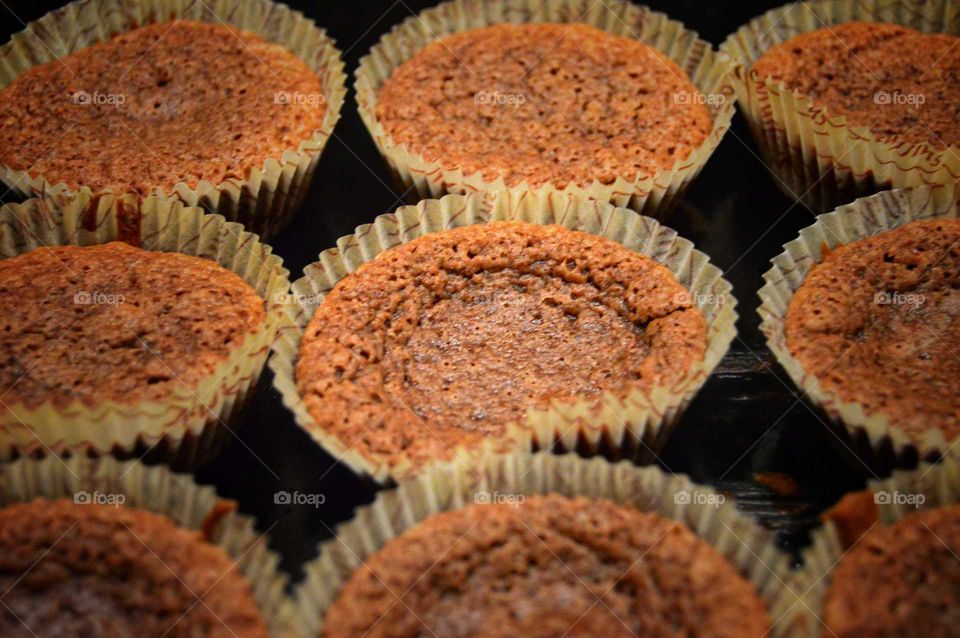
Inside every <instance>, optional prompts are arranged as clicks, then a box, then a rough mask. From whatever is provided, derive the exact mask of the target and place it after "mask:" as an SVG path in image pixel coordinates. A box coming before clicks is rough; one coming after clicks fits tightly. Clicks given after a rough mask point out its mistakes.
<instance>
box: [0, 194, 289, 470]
mask: <svg viewBox="0 0 960 638" xmlns="http://www.w3.org/2000/svg"><path fill="white" fill-rule="evenodd" d="M104 204H106V202H104ZM89 207H90V203H89V202H87V201H78V202H77V203H76V204H75V205H74V206H72V207H69V208H67V209H65V210H59V209H51V208H50V207H49V203H45V202H42V201H39V200H30V201H28V202H27V203H26V204H24V205H15V206H8V207H5V208H4V209H3V210H2V212H0V217H2V219H3V221H4V223H5V224H6V225H7V227H9V228H13V229H14V233H13V234H14V235H15V237H14V240H15V241H16V240H17V239H19V240H21V241H23V242H24V244H22V245H19V246H14V247H12V249H10V250H7V251H4V256H5V257H6V258H4V259H0V281H2V282H3V283H2V284H0V299H2V302H3V306H4V308H6V311H5V313H4V317H3V321H2V330H0V352H2V353H3V360H4V362H5V365H4V366H3V367H2V369H0V385H2V387H3V388H4V396H3V406H2V417H0V423H2V424H3V428H2V429H0V452H2V455H0V456H2V458H11V457H13V456H16V455H24V456H31V455H35V454H43V453H47V452H52V453H54V454H63V453H71V452H83V453H95V454H100V453H109V452H116V453H118V454H125V455H128V454H141V453H148V452H150V453H153V454H154V455H155V456H157V457H159V458H160V459H162V460H169V461H171V462H175V463H177V464H180V465H184V466H193V465H194V464H199V463H200V462H202V461H203V460H206V458H208V457H209V456H210V455H211V454H212V453H214V452H215V451H216V450H217V448H218V447H219V444H220V443H221V442H222V441H223V440H224V439H225V437H226V435H227V433H228V432H230V431H231V427H232V426H234V427H235V426H236V425H237V424H238V418H239V416H240V413H241V410H240V408H242V407H243V404H244V403H245V400H246V398H247V397H248V396H249V394H250V390H251V389H252V387H253V386H254V385H255V383H256V379H257V377H258V376H259V371H260V369H261V367H262V365H263V363H264V360H265V358H266V355H267V352H268V349H269V345H270V343H271V342H272V340H273V338H274V336H275V335H276V332H277V329H278V326H279V322H280V303H282V302H283V299H282V295H283V294H284V293H285V292H286V290H287V285H288V284H287V279H286V271H284V270H283V269H282V267H281V265H280V264H281V262H280V260H279V259H278V258H276V257H274V256H272V255H271V254H270V249H269V248H268V247H266V246H264V245H263V244H260V243H259V242H258V241H257V239H256V236H254V235H250V234H249V233H244V232H243V231H242V230H241V228H240V227H239V225H236V224H228V223H226V222H225V221H224V220H223V218H222V217H217V216H210V215H204V214H203V213H202V211H200V210H199V209H196V208H184V207H183V206H182V205H179V204H175V203H174V202H172V200H159V201H152V200H150V201H148V202H147V208H146V209H144V210H138V211H137V212H136V215H137V216H141V217H142V222H143V227H142V228H141V229H140V232H139V233H137V234H136V236H135V237H134V236H128V237H126V240H127V241H128V242H134V243H137V244H139V245H140V246H142V248H141V247H137V246H133V245H131V244H130V243H125V242H120V241H111V240H115V239H117V238H118V237H119V236H122V235H121V234H120V233H119V232H118V231H117V228H118V227H120V222H119V221H118V217H119V216H120V215H121V213H120V212H119V211H121V210H126V209H125V208H123V207H122V206H114V207H108V206H105V207H104V211H105V212H103V214H102V215H101V216H100V217H99V218H94V219H93V220H92V221H93V227H95V228H97V230H96V231H89V230H86V229H85V227H84V225H85V224H86V223H89V222H90V221H91V219H90V218H89V217H86V216H85V215H79V214H78V211H80V210H83V209H85V208H89ZM35 241H36V243H38V244H40V246H39V247H35V246H34V245H33V243H34V242H35ZM58 244H63V245H58ZM71 244H72V245H71ZM88 244H92V245H88ZM277 294H280V295H281V299H279V300H275V299H269V296H271V295H277ZM265 296H267V297H268V299H266V300H265V298H264V297H265ZM268 301H269V303H268Z"/></svg>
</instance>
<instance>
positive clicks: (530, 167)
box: [376, 24, 711, 188]
mask: <svg viewBox="0 0 960 638" xmlns="http://www.w3.org/2000/svg"><path fill="white" fill-rule="evenodd" d="M697 95H699V94H698V93H697V89H696V87H695V86H694V85H693V84H692V83H691V82H690V80H689V79H688V78H687V77H686V75H684V73H683V71H682V70H681V69H680V68H679V67H678V66H677V65H676V64H675V63H674V62H673V61H671V60H670V59H669V58H667V57H666V56H664V55H663V54H661V53H660V52H658V51H656V50H655V49H653V48H651V47H649V46H647V45H645V44H643V43H641V42H639V41H636V40H632V39H629V38H624V37H619V36H616V35H613V34H610V33H607V32H605V31H601V30H599V29H596V28H594V27H590V26H587V25H582V24H580V25H569V24H522V25H519V24H498V25H494V26H490V27H485V28H482V29H476V30H473V31H467V32H463V33H458V34H455V35H451V36H449V37H446V38H443V39H442V40H440V41H437V42H433V43H431V44H429V45H427V46H426V47H424V48H423V49H422V50H421V51H419V52H418V53H417V54H416V56H415V57H413V58H412V59H411V60H408V61H407V62H405V63H403V64H402V65H400V66H399V67H397V68H396V69H395V70H394V72H393V74H392V75H391V77H390V78H389V79H388V80H387V81H386V82H384V84H383V86H382V87H381V88H380V91H379V94H378V97H377V104H376V116H377V119H378V120H379V121H380V122H381V123H382V124H383V127H384V129H385V130H386V131H387V133H389V134H390V135H391V136H392V137H393V139H394V141H396V142H397V143H401V144H405V145H407V147H408V148H409V149H410V150H411V151H413V152H414V153H418V154H421V155H423V156H424V157H425V159H427V160H428V161H436V162H439V163H440V164H441V165H442V166H444V167H445V168H455V167H461V168H462V169H463V172H464V174H472V173H478V172H479V173H482V174H483V176H484V178H485V179H487V180H493V179H496V177H497V176H502V177H503V178H504V180H505V181H506V183H507V185H508V186H514V185H517V184H519V183H520V182H522V181H524V180H527V181H528V183H529V184H530V185H531V186H539V185H542V184H544V183H547V182H552V183H553V184H554V185H556V186H557V187H559V188H563V187H565V186H566V185H567V184H569V183H574V184H579V185H582V186H588V185H590V184H591V183H593V181H594V180H598V181H600V182H602V183H604V184H610V183H613V181H614V180H615V179H616V177H617V176H623V177H625V178H626V179H631V180H632V179H633V178H634V176H636V175H638V174H639V175H641V176H649V175H653V174H655V173H656V172H657V171H659V170H663V169H668V168H671V167H672V166H673V165H674V163H675V162H676V161H677V160H682V159H684V158H686V157H687V156H689V154H690V153H691V152H692V151H693V150H695V149H696V148H698V147H699V146H700V145H701V144H702V143H703V142H704V141H705V140H706V137H707V134H708V133H709V131H710V128H711V121H710V115H709V113H708V111H707V109H706V107H705V106H704V105H703V104H702V103H701V100H698V99H697V98H696V96H697Z"/></svg>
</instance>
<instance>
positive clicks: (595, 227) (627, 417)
mask: <svg viewBox="0 0 960 638" xmlns="http://www.w3.org/2000/svg"><path fill="white" fill-rule="evenodd" d="M502 220H516V221H525V222H530V223H534V224H559V225H561V226H564V227H566V228H570V229H573V230H580V231H584V232H587V233H591V234H594V235H599V236H602V237H606V238H608V239H612V240H614V241H617V242H619V243H621V244H623V245H624V246H626V247H627V248H630V249H631V250H634V251H636V252H638V253H641V254H643V255H646V256H648V257H650V258H652V259H653V260H654V261H657V262H659V263H661V264H663V265H664V266H666V267H667V268H668V269H669V270H670V271H671V272H672V273H673V274H674V275H675V276H676V277H677V279H678V280H679V282H680V283H681V284H683V285H684V286H685V287H686V288H687V289H688V290H689V291H690V293H691V296H692V300H693V301H694V303H695V304H696V306H697V307H698V308H699V309H700V311H701V312H702V313H703V314H704V316H705V317H706V319H707V322H708V326H707V329H708V332H707V351H706V356H705V357H704V359H703V360H702V361H701V362H699V363H698V364H695V365H694V366H693V367H692V368H691V370H690V371H689V373H688V374H687V376H686V377H685V378H684V379H683V380H682V381H680V382H678V383H676V384H674V385H673V386H671V387H658V388H655V389H653V390H652V391H649V392H641V391H639V390H632V391H630V392H629V393H628V394H626V396H621V395H620V394H615V393H613V392H607V393H604V394H602V395H601V396H600V397H599V398H597V397H594V398H591V399H587V398H583V399H580V400H578V401H574V402H569V403H567V402H555V403H554V404H552V405H551V407H549V408H548V409H544V410H539V409H538V410H530V411H528V413H527V415H526V419H525V422H524V423H521V424H517V426H516V427H510V428H508V432H507V433H506V435H505V436H504V437H503V439H502V441H501V444H502V446H503V449H504V450H506V449H523V450H529V449H530V448H531V447H536V448H538V449H545V448H549V447H551V446H553V445H554V444H559V447H560V448H562V449H568V450H573V449H579V450H580V451H582V452H584V453H588V454H594V453H597V452H598V451H600V450H601V448H603V449H606V450H608V451H612V452H614V453H618V454H620V455H623V456H629V455H634V456H639V457H641V458H643V459H644V460H646V459H648V458H649V457H651V456H652V455H655V454H657V453H659V452H660V451H661V450H662V449H663V447H664V445H665V443H666V440H667V438H668V437H669V435H670V433H671V432H672V430H673V426H674V425H675V423H676V421H677V419H678V418H679V416H680V414H681V413H682V412H683V410H684V409H685V408H686V406H687V404H688V403H689V402H690V401H691V399H693V396H694V395H695V394H696V393H697V391H698V390H699V389H700V387H701V386H702V385H703V383H704V382H705V381H706V379H707V377H708V376H709V375H710V373H711V372H712V371H713V369H714V367H716V365H717V363H718V362H719V361H720V359H721V358H723V356H724V355H725V354H726V352H727V350H728V348H729V346H730V343H731V341H732V340H733V337H734V336H735V335H736V328H735V326H734V324H735V322H736V318H737V314H736V311H735V307H736V299H734V297H733V295H732V294H731V290H732V286H731V285H730V283H729V282H727V281H726V280H724V279H723V278H722V272H721V271H720V269H719V268H717V267H716V266H714V265H712V264H710V263H709V259H708V258H707V256H706V255H705V254H703V253H702V252H700V251H698V250H695V249H694V247H693V244H692V243H691V242H690V241H688V240H686V239H683V238H681V237H678V236H677V233H676V232H675V231H673V230H671V229H669V228H667V227H665V226H662V225H660V224H659V223H658V222H656V221H655V220H653V219H651V218H649V217H644V216H642V215H639V214H637V213H635V212H634V211H632V210H628V209H625V208H616V207H614V206H612V205H610V204H607V203H601V202H595V201H590V200H582V199H579V198H576V197H575V196H571V195H565V194H562V193H556V192H554V193H551V194H546V193H542V194H541V195H540V196H539V197H534V196H532V195H530V194H526V195H520V196H515V195H514V194H512V193H510V192H502V193H498V194H496V195H492V196H491V195H488V194H483V193H475V194H472V195H467V196H462V195H447V196H446V197H444V198H442V199H439V200H435V199H433V200H424V201H422V202H420V203H419V204H417V205H416V206H403V207H401V208H399V209H398V210H397V211H396V213H392V214H388V215H381V216H380V217H377V219H376V220H375V221H374V222H373V224H367V225H364V226H360V227H358V228H357V231H356V233H355V234H353V235H348V236H346V237H342V238H340V240H339V241H338V242H337V247H336V248H331V249H329V250H325V251H324V252H323V253H321V254H320V260H319V261H317V262H315V263H313V264H311V265H310V266H307V268H306V270H305V275H306V276H305V277H303V278H301V279H299V280H297V281H296V282H295V283H294V284H293V287H292V290H293V295H292V297H293V298H292V299H291V303H290V304H288V306H287V309H288V312H289V315H290V317H291V319H292V321H291V322H290V323H289V324H288V326H287V327H286V328H284V329H283V330H282V331H281V336H280V337H279V338H278V339H277V344H276V346H275V351H276V352H275V354H274V356H273V357H272V358H271V359H270V367H271V369H272V370H273V371H274V386H275V387H276V388H277V390H279V391H280V394H281V395H282V397H283V402H284V405H286V406H287V407H288V408H290V409H291V410H292V411H293V413H294V417H295V418H296V421H297V423H299V424H300V426H301V427H303V428H304V429H306V430H307V432H309V433H310V434H311V436H313V438H314V439H315V440H316V441H317V442H318V443H320V445H322V446H323V447H324V448H325V449H326V450H327V451H328V452H330V453H331V454H333V455H334V456H335V457H337V458H338V459H340V460H341V461H342V462H344V463H345V464H346V465H348V466H349V467H350V468H352V469H353V470H354V471H355V472H358V473H361V474H367V475H369V476H370V477H372V478H373V479H374V480H376V481H379V482H385V481H387V480H388V479H397V478H403V477H405V476H407V475H410V474H411V473H413V472H416V471H420V470H421V469H422V468H421V467H416V466H415V465H414V464H413V463H412V462H410V461H407V460H399V461H396V462H395V463H393V464H390V463H389V462H388V459H387V458H386V457H378V458H371V457H367V456H362V455H361V454H359V453H358V452H357V451H355V450H353V449H351V448H349V447H347V445H346V444H345V442H343V441H341V440H340V439H338V438H336V437H334V436H332V435H330V434H328V433H326V432H325V431H323V430H321V429H320V428H319V427H318V426H317V425H316V422H315V421H314V420H313V418H312V417H311V416H310V414H309V412H308V411H307V408H306V405H305V404H304V402H303V399H302V398H301V397H300V394H299V392H298V391H297V384H296V378H295V370H296V365H297V354H298V352H299V348H300V340H301V338H302V337H303V330H304V328H305V326H306V325H307V324H308V323H309V321H310V319H311V317H313V314H314V312H315V311H316V308H317V306H318V305H319V304H320V303H321V302H322V300H323V298H324V296H325V295H326V294H327V293H328V292H329V291H330V290H332V289H333V287H334V286H335V285H336V284H337V282H339V281H340V280H341V279H343V278H344V277H346V276H347V275H348V274H349V273H352V272H353V271H355V270H356V269H357V268H359V267H360V265H361V264H363V263H365V262H367V261H370V260H372V259H373V258H374V257H375V256H376V255H378V254H379V253H381V252H383V251H384V250H387V249H389V248H391V247H393V246H397V245H399V244H402V243H406V242H409V241H411V240H413V239H416V238H417V237H421V236H423V235H426V234H428V233H432V232H438V231H443V230H448V229H452V228H459V227H462V226H469V225H473V224H486V223H490V222H494V221H502Z"/></svg>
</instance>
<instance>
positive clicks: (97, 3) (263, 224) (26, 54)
mask: <svg viewBox="0 0 960 638" xmlns="http://www.w3.org/2000/svg"><path fill="white" fill-rule="evenodd" d="M177 18H180V19H185V20H196V21H200V22H211V23H214V24H226V25H229V26H231V27H234V28H238V29H243V30H247V31H251V32H253V33H256V34H257V35H259V36H261V37H263V38H265V39H266V40H268V41H270V42H276V43H279V44H282V45H284V46H286V47H287V48H288V49H289V50H290V51H292V52H293V53H295V54H296V55H297V56H298V57H299V58H300V59H302V60H303V61H304V62H305V63H306V64H307V66H309V67H310V68H311V69H313V70H314V71H315V72H316V73H317V74H318V75H319V76H320V78H321V81H322V83H323V93H324V95H323V97H324V101H325V104H326V114H325V115H324V120H323V124H322V126H321V127H320V128H319V129H317V130H316V131H314V132H313V135H311V136H310V138H309V139H306V140H303V141H302V142H300V144H299V145H298V146H297V147H296V148H290V149H288V150H286V151H284V152H283V154H282V156H280V157H271V158H267V159H265V160H264V162H263V164H262V165H261V166H259V167H256V166H255V167H254V168H252V169H251V170H250V171H249V175H248V176H247V178H246V179H240V178H231V179H228V180H226V181H224V182H222V183H219V184H213V183H211V182H209V181H206V180H203V181H201V182H200V183H199V184H197V185H196V186H195V187H193V186H189V185H187V184H186V183H184V182H180V183H178V184H176V185H175V186H172V187H170V188H160V187H158V188H156V189H155V190H154V192H153V193H151V195H152V196H158V197H169V198H177V199H179V200H181V201H182V202H184V203H185V204H187V205H189V206H201V207H203V208H204V209H206V210H207V212H210V213H216V214H219V215H223V216H224V217H226V218H227V219H229V220H231V221H238V222H240V223H242V224H244V225H245V226H246V227H247V228H248V229H249V230H251V231H253V232H256V233H259V234H260V235H263V236H265V237H268V236H270V235H273V234H275V233H277V232H278V231H279V230H281V229H282V228H283V227H284V226H285V225H286V224H287V223H288V222H289V221H290V220H291V219H292V218H293V215H294V214H295V213H296V211H297V209H298V208H299V206H300V204H301V203H302V202H303V199H304V197H305V195H306V193H307V190H308V189H309V187H310V181H311V179H312V177H313V172H314V169H315V168H316V165H317V161H318V159H319V157H320V153H321V151H322V150H323V147H324V146H325V145H326V143H327V139H328V138H329V137H330V135H331V133H332V132H333V127H334V125H335V124H336V122H337V120H338V119H339V117H340V109H341V107H342V106H343V100H344V96H345V94H346V89H345V83H346V76H345V74H344V72H343V62H342V61H341V60H340V52H339V51H338V50H337V49H336V48H335V47H334V45H333V41H332V40H331V39H330V38H329V37H328V36H327V35H326V33H325V32H324V30H323V29H320V28H318V27H317V26H316V25H315V24H314V23H313V22H312V21H311V20H309V19H307V18H306V17H304V16H303V14H301V13H300V12H297V11H293V10H291V9H289V8H288V7H287V6H286V5H284V4H280V3H276V2H271V1H270V0H246V1H244V2H239V3H238V2H237V1H236V0H208V1H206V2H193V0H144V1H142V2H129V1H125V0H76V1H75V2H72V3H70V4H68V5H66V6H64V7H62V8H60V9H57V10H56V11H52V12H50V13H48V14H46V15H45V16H43V17H42V18H40V19H39V20H37V21H35V22H31V23H30V24H29V25H27V28H26V30H25V31H21V32H19V33H16V34H14V35H13V37H12V38H11V39H10V42H9V43H8V44H6V45H4V46H2V47H0V89H2V88H3V87H6V86H7V85H8V84H10V83H11V82H12V81H13V80H14V79H15V78H16V77H17V76H18V75H20V74H21V73H23V72H24V71H26V70H28V69H30V68H32V67H35V66H39V65H41V64H45V63H47V62H50V61H53V60H56V59H59V58H62V57H63V56H66V55H69V54H71V53H75V52H77V51H79V50H80V49H83V48H86V47H88V46H90V45H92V44H95V43H97V42H102V41H105V40H108V39H110V38H111V37H113V36H115V35H117V34H120V33H124V32H126V31H130V30H132V29H135V28H137V27H138V26H143V25H146V24H150V23H153V22H159V21H164V20H173V19H177ZM36 34H42V36H43V37H42V38H41V37H39V36H37V35H36ZM0 180H2V181H3V182H4V183H5V184H6V185H7V186H8V187H9V188H10V189H11V190H12V191H14V192H16V193H18V194H20V195H22V196H24V197H31V196H37V197H46V198H49V199H51V200H54V201H64V200H67V199H71V198H72V196H73V195H74V194H76V193H77V192H80V193H85V194H87V195H90V194H92V191H91V189H90V188H89V187H86V186H81V188H79V189H73V188H70V187H68V186H67V185H66V184H65V183H63V182H61V183H59V184H52V183H50V182H49V181H47V180H46V179H45V178H44V176H43V175H36V174H31V173H30V172H29V169H28V170H26V171H23V170H16V169H14V168H12V167H10V166H4V165H0ZM101 192H110V191H109V190H107V191H101Z"/></svg>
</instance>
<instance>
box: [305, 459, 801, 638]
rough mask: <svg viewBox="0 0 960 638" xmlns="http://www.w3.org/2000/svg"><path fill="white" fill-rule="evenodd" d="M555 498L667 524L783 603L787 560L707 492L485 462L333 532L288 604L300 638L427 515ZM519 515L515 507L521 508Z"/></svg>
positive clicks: (457, 469) (385, 496)
mask: <svg viewBox="0 0 960 638" xmlns="http://www.w3.org/2000/svg"><path fill="white" fill-rule="evenodd" d="M550 493H556V494H562V495H565V496H571V497H572V496H585V497H590V498H602V499H608V500H611V501H614V502H616V503H620V504H624V505H630V506H633V507H636V508H637V509H639V510H641V511H645V512H655V513H657V514H660V515H661V516H664V517H666V518H668V519H672V520H676V521H679V522H681V523H683V524H684V525H686V526H687V527H689V528H690V529H691V530H692V531H693V532H695V533H696V534H697V535H698V536H700V537H701V538H702V539H703V540H704V541H706V542H707V543H709V544H710V545H712V546H713V547H714V548H715V549H716V550H717V551H718V552H719V553H720V554H721V555H722V556H724V557H725V558H726V559H727V560H728V561H730V563H731V564H733V566H734V567H736V568H737V570H738V571H739V572H740V573H741V574H742V575H743V576H744V577H746V578H747V579H749V580H750V581H751V582H752V583H753V584H754V585H755V586H756V589H757V591H758V592H759V594H760V596H761V597H762V598H763V599H764V601H765V602H766V603H767V606H768V609H769V608H772V607H773V606H774V605H776V604H782V603H780V599H781V598H782V597H784V596H787V597H789V596H791V595H790V594H789V592H786V591H785V590H784V589H783V588H782V585H781V583H782V581H783V580H784V579H785V578H787V575H788V573H789V561H788V560H787V557H786V555H784V554H782V553H781V552H780V551H779V550H778V549H777V548H776V546H775V544H774V535H773V533H772V532H770V531H769V530H766V529H764V528H763V527H761V526H760V525H759V524H757V523H755V522H754V521H753V520H752V519H750V518H749V517H748V516H747V515H745V514H742V513H740V512H739V511H737V509H736V507H735V506H734V505H733V503H731V502H728V499H726V498H725V497H723V496H722V495H718V494H717V493H716V492H714V491H713V489H712V488H709V487H703V486H700V485H697V484H695V483H692V482H691V481H690V480H689V479H687V477H685V476H680V475H671V474H666V473H664V472H663V471H662V470H660V469H659V468H656V467H647V468H639V467H636V466H634V465H632V464H630V463H629V462H626V461H623V462H620V463H617V464H611V463H608V462H607V461H605V460H604V459H599V458H597V459H592V460H584V459H580V458H578V457H576V456H575V455H572V454H568V455H564V456H558V455H554V454H548V453H539V454H507V455H496V454H489V455H485V456H484V457H482V458H479V459H475V461H474V462H471V463H465V462H455V463H451V464H449V465H444V466H438V467H434V468H432V469H431V470H429V471H427V472H424V473H422V474H420V475H418V476H417V477H416V478H413V479H411V480H408V481H405V482H402V483H401V484H400V485H399V487H398V488H397V489H393V490H389V491H386V492H381V493H380V494H379V495H378V496H377V499H376V500H375V501H374V502H373V503H372V504H371V505H368V506H366V507H363V508H360V509H359V510H357V513H356V516H355V517H354V519H353V520H352V521H350V522H349V523H345V524H343V525H341V526H339V527H338V528H337V530H336V538H334V539H332V540H330V541H327V542H325V543H323V544H321V545H320V554H319V556H318V557H317V558H316V559H315V560H313V561H311V562H310V563H308V564H307V565H306V567H305V572H306V577H305V579H304V581H303V582H302V583H301V584H300V585H299V586H298V587H297V589H296V592H295V595H294V597H295V604H296V607H297V610H298V611H297V616H298V619H299V624H300V629H301V630H302V632H303V633H302V636H303V638H308V637H309V638H315V637H317V636H320V635H322V634H321V632H322V628H323V619H324V616H325V614H326V611H327V609H328V608H329V607H330V605H331V604H332V603H333V601H334V600H335V599H336V597H337V595H338V593H339V590H340V588H341V586H342V585H343V584H344V583H345V582H346V580H347V579H348V578H349V577H350V575H351V574H352V573H353V571H354V570H355V569H356V568H357V567H358V566H360V564H361V563H362V562H363V561H364V560H366V559H367V558H369V557H370V555H371V554H373V553H374V552H376V551H377V550H379V549H380V548H381V547H383V546H384V545H385V544H387V542H389V541H390V540H391V539H393V538H396V537H397V536H399V535H400V534H402V533H403V532H404V531H405V530H407V529H409V528H411V527H413V526H415V525H416V524H417V523H419V522H420V521H422V520H423V519H425V518H427V517H428V516H430V515H433V514H437V513H439V512H446V511H450V510H454V509H460V508H463V507H466V506H468V505H472V504H474V503H489V502H490V501H491V495H495V494H500V495H509V496H514V497H515V496H521V495H522V496H531V495H535V494H550ZM518 507H523V504H522V503H520V504H519V505H518Z"/></svg>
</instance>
